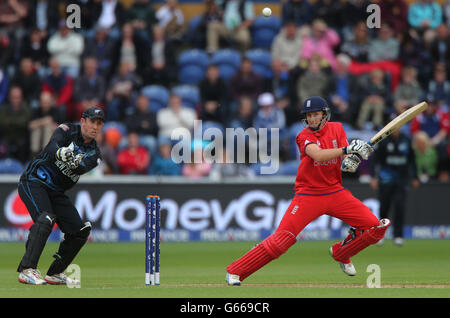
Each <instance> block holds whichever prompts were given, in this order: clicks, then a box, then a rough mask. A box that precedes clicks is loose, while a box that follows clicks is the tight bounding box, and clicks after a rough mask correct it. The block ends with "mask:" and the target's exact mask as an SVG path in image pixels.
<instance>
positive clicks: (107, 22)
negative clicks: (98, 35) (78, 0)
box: [90, 0, 127, 33]
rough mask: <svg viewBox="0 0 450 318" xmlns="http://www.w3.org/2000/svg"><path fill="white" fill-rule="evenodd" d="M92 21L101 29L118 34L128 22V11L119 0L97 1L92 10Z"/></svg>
mask: <svg viewBox="0 0 450 318" xmlns="http://www.w3.org/2000/svg"><path fill="white" fill-rule="evenodd" d="M90 10H91V16H92V21H96V22H95V24H97V25H98V26H99V27H101V28H106V29H109V30H111V31H113V33H118V31H119V30H120V29H121V28H122V25H123V24H124V23H125V21H126V14H127V13H126V10H125V8H124V7H123V5H122V3H121V2H120V1H119V0H97V1H94V2H93V4H92V6H91V8H90Z"/></svg>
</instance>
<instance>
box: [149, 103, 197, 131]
mask: <svg viewBox="0 0 450 318" xmlns="http://www.w3.org/2000/svg"><path fill="white" fill-rule="evenodd" d="M196 119H197V114H196V112H195V110H193V109H192V108H188V107H185V106H183V104H182V102H181V97H180V96H178V95H171V96H170V99H169V106H168V107H166V108H162V109H160V110H159V111H158V113H157V114H156V121H157V123H158V127H159V137H169V138H171V136H172V132H173V131H174V130H175V129H176V128H186V129H188V130H189V131H190V132H192V130H193V129H194V121H195V120H196ZM186 137H187V136H186ZM189 137H190V136H189Z"/></svg>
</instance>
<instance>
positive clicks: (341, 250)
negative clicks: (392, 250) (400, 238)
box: [332, 219, 391, 264]
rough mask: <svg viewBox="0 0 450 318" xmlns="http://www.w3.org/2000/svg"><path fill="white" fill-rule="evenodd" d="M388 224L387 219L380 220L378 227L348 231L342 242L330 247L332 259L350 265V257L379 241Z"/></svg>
mask: <svg viewBox="0 0 450 318" xmlns="http://www.w3.org/2000/svg"><path fill="white" fill-rule="evenodd" d="M390 224H391V221H389V219H382V220H380V225H378V226H376V227H373V228H370V229H368V230H359V229H354V228H352V229H350V231H349V235H348V236H347V237H346V238H345V239H344V240H343V241H342V242H340V243H336V244H334V245H333V246H332V248H333V258H334V259H335V260H336V261H338V262H341V263H344V264H348V263H350V257H352V256H354V255H356V254H358V253H359V252H360V251H362V250H363V249H365V248H366V247H368V246H369V245H372V244H375V243H377V242H378V241H379V240H381V239H382V238H383V237H384V235H385V233H386V230H387V228H388V227H389V225H390Z"/></svg>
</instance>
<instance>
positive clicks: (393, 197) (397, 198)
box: [378, 182, 406, 237]
mask: <svg viewBox="0 0 450 318" xmlns="http://www.w3.org/2000/svg"><path fill="white" fill-rule="evenodd" d="M378 199H379V200H380V219H384V218H388V217H389V212H390V209H391V207H393V216H392V218H391V220H392V225H393V227H394V237H403V225H404V216H405V200H406V185H405V184H402V183H398V184H397V183H394V184H382V183H381V182H380V183H379V192H378Z"/></svg>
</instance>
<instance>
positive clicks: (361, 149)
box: [342, 139, 374, 160]
mask: <svg viewBox="0 0 450 318" xmlns="http://www.w3.org/2000/svg"><path fill="white" fill-rule="evenodd" d="M342 150H343V152H344V155H347V154H353V153H355V154H358V155H360V156H361V157H362V158H363V159H364V160H367V159H369V155H370V153H371V152H373V151H374V149H373V147H372V146H371V145H369V144H368V143H367V142H365V141H363V140H359V139H355V140H352V142H351V143H350V145H349V146H347V147H344V148H342Z"/></svg>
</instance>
